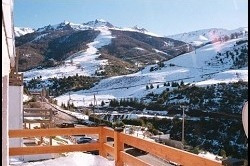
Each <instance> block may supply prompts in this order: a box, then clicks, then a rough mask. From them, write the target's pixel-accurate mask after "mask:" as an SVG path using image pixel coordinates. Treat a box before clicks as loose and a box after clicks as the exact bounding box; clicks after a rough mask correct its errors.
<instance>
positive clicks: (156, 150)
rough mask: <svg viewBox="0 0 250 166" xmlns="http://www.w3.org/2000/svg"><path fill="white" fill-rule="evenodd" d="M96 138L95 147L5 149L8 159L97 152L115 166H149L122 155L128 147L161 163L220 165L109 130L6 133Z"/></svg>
mask: <svg viewBox="0 0 250 166" xmlns="http://www.w3.org/2000/svg"><path fill="white" fill-rule="evenodd" d="M83 134H98V135H99V141H98V142H97V143H86V144H78V145H58V146H33V147H12V148H10V149H9V154H10V156H15V155H31V154H45V153H63V152H73V151H94V150H98V151H99V155H101V156H103V157H107V155H108V154H109V155H111V156H113V157H114V159H115V164H116V166H122V165H124V164H125V165H131V166H150V164H148V163H146V162H145V161H143V160H141V159H139V158H137V157H134V156H132V155H130V154H128V153H126V152H125V151H124V145H125V144H126V145H131V146H133V147H136V148H138V149H141V150H144V151H146V152H149V153H150V154H153V155H155V156H158V157H160V158H162V159H166V160H168V161H172V162H174V163H178V164H180V165H185V166H194V165H201V166H219V165H222V164H221V162H219V161H215V160H209V159H206V158H203V157H200V156H198V155H196V154H193V153H189V152H186V151H183V150H179V149H176V148H172V147H169V146H166V145H162V144H159V143H156V142H150V141H147V140H144V139H141V138H137V137H134V136H130V135H127V134H124V133H122V132H121V130H113V129H111V128H108V127H102V126H101V127H84V128H50V129H31V130H29V129H26V130H10V131H9V137H10V138H21V137H35V136H58V135H83ZM107 137H111V138H113V139H114V144H110V143H108V142H107Z"/></svg>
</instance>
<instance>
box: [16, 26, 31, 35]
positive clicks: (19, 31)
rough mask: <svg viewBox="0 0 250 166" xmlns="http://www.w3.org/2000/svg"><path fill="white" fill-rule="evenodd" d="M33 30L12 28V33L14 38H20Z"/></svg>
mask: <svg viewBox="0 0 250 166" xmlns="http://www.w3.org/2000/svg"><path fill="white" fill-rule="evenodd" d="M34 31H35V30H34V29H32V28H26V27H14V33H15V37H20V36H23V35H26V34H28V33H32V32H34Z"/></svg>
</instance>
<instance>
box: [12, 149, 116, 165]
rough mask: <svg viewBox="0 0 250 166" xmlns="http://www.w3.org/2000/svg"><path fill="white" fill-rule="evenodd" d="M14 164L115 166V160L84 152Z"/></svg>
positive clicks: (14, 163) (15, 163)
mask: <svg viewBox="0 0 250 166" xmlns="http://www.w3.org/2000/svg"><path fill="white" fill-rule="evenodd" d="M10 165H13V166H55V165H60V166H69V165H70V166H83V165H84V166H104V165H105V166H114V165H115V162H114V161H109V160H107V159H106V158H103V157H101V156H99V155H92V154H87V153H82V152H72V153H68V154H67V155H66V156H65V157H58V158H55V159H49V160H44V161H36V162H26V163H20V162H11V163H10Z"/></svg>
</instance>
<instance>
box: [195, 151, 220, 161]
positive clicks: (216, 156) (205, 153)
mask: <svg viewBox="0 0 250 166" xmlns="http://www.w3.org/2000/svg"><path fill="white" fill-rule="evenodd" d="M198 156H201V157H204V158H207V159H210V160H219V159H222V157H221V156H218V155H214V154H212V153H209V152H200V153H199V154H198Z"/></svg>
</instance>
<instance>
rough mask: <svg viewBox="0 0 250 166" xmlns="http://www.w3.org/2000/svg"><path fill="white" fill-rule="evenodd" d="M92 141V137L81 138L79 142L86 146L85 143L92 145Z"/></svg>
mask: <svg viewBox="0 0 250 166" xmlns="http://www.w3.org/2000/svg"><path fill="white" fill-rule="evenodd" d="M91 141H92V138H91V137H81V138H80V139H79V140H77V143H78V144H84V143H90V142H91Z"/></svg>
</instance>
